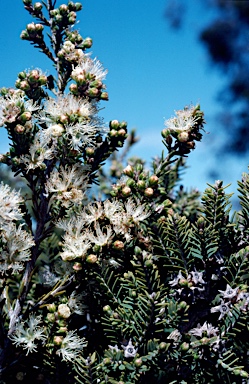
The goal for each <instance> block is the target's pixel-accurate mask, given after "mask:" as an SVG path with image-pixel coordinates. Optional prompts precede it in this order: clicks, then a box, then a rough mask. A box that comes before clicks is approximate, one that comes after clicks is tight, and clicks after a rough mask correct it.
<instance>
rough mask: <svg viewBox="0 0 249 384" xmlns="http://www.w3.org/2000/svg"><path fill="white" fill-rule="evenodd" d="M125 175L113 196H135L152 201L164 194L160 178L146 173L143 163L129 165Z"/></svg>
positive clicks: (124, 171) (114, 189)
mask: <svg viewBox="0 0 249 384" xmlns="http://www.w3.org/2000/svg"><path fill="white" fill-rule="evenodd" d="M123 173H124V175H125V177H124V179H123V181H122V182H121V183H120V184H118V185H115V186H114V187H113V191H112V195H113V196H120V197H128V196H130V195H132V194H135V195H138V196H139V197H141V196H142V197H143V198H146V199H149V200H150V199H151V198H152V197H153V198H154V197H157V196H159V194H160V193H161V192H162V188H160V187H159V178H158V176H157V175H155V174H153V175H150V174H149V173H148V172H146V171H145V170H144V168H143V164H141V163H138V164H136V165H135V166H132V165H130V164H129V165H127V167H126V168H125V169H124V170H123Z"/></svg>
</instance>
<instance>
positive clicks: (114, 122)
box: [109, 120, 119, 130]
mask: <svg viewBox="0 0 249 384" xmlns="http://www.w3.org/2000/svg"><path fill="white" fill-rule="evenodd" d="M109 127H110V128H112V129H115V130H118V129H119V121H118V120H112V121H110V123H109Z"/></svg>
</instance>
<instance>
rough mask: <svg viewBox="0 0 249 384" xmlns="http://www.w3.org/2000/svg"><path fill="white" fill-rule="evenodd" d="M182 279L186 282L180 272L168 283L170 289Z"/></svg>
mask: <svg viewBox="0 0 249 384" xmlns="http://www.w3.org/2000/svg"><path fill="white" fill-rule="evenodd" d="M182 279H184V280H186V278H185V277H184V276H183V275H182V271H179V272H178V275H177V276H176V277H175V278H174V279H173V280H170V281H169V285H171V287H174V286H176V285H178V283H179V280H182Z"/></svg>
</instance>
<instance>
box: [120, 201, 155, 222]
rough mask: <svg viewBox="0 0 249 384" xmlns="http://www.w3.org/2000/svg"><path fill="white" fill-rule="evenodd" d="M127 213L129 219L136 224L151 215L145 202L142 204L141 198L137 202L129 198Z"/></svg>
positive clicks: (126, 205) (126, 206) (126, 204)
mask: <svg viewBox="0 0 249 384" xmlns="http://www.w3.org/2000/svg"><path fill="white" fill-rule="evenodd" d="M125 209H126V215H127V218H128V219H131V220H132V221H133V222H134V223H135V224H139V222H140V221H143V220H145V219H147V217H149V216H150V214H151V213H150V212H148V210H147V208H146V206H145V204H141V203H140V201H139V200H137V201H136V203H135V202H134V201H133V200H132V198H129V199H128V200H127V202H126V203H125Z"/></svg>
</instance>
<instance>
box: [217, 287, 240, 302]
mask: <svg viewBox="0 0 249 384" xmlns="http://www.w3.org/2000/svg"><path fill="white" fill-rule="evenodd" d="M238 290H239V287H236V288H234V289H233V288H232V287H230V285H229V284H227V287H226V290H225V291H221V290H219V292H220V293H221V296H222V298H223V299H233V298H234V297H236V296H237V294H238Z"/></svg>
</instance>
